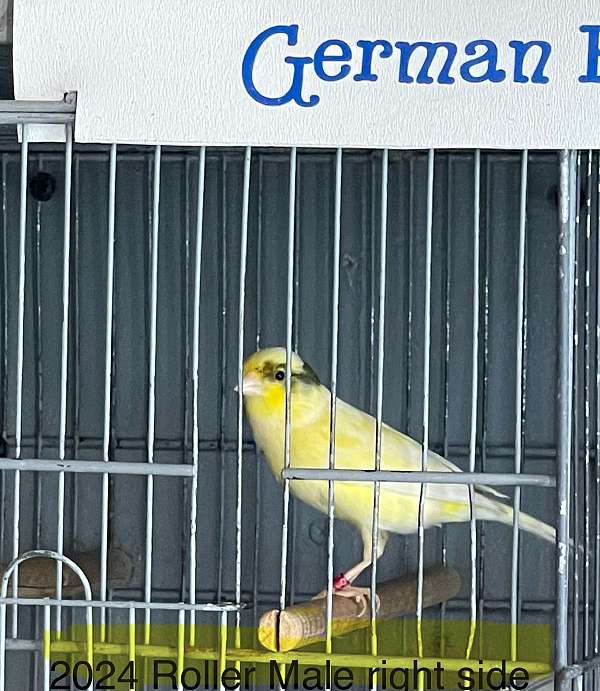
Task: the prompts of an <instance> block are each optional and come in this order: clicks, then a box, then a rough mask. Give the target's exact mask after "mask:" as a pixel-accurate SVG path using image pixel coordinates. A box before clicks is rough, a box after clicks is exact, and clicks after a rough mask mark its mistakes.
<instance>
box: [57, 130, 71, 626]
mask: <svg viewBox="0 0 600 691" xmlns="http://www.w3.org/2000/svg"><path fill="white" fill-rule="evenodd" d="M65 130H66V143H65V187H64V225H63V267H62V271H63V283H62V329H61V343H60V352H61V363H60V422H59V433H58V458H59V460H60V461H63V460H64V459H65V436H66V428H67V378H68V374H69V266H70V261H71V167H72V159H73V130H72V126H71V125H66V126H65ZM57 513H58V521H57V529H56V533H57V547H56V551H57V552H58V553H59V554H63V551H64V521H65V474H64V472H60V473H59V475H58V506H57ZM62 576H63V563H62V561H60V560H59V561H57V562H56V597H57V599H59V600H60V599H61V597H62ZM61 628H62V626H61V607H60V605H59V606H57V608H56V632H57V636H58V638H59V639H60V636H61Z"/></svg>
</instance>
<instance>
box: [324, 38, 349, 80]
mask: <svg viewBox="0 0 600 691" xmlns="http://www.w3.org/2000/svg"><path fill="white" fill-rule="evenodd" d="M334 47H335V48H339V49H340V52H339V54H337V55H328V54H327V50H328V49H329V48H334ZM351 59H352V51H351V50H350V46H349V45H348V44H347V43H345V42H344V41H339V40H337V39H335V38H332V39H331V40H329V41H325V42H323V43H321V45H320V46H319V47H318V48H317V50H316V51H315V73H316V75H317V77H319V79H323V80H324V81H326V82H337V81H339V80H340V79H343V78H344V77H346V76H347V75H348V72H350V65H342V66H341V67H340V68H339V70H338V71H337V72H336V73H335V74H327V72H325V69H324V64H325V63H326V62H348V61H349V60H351Z"/></svg>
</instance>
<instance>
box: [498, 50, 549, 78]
mask: <svg viewBox="0 0 600 691" xmlns="http://www.w3.org/2000/svg"><path fill="white" fill-rule="evenodd" d="M508 45H509V46H510V47H511V48H514V50H515V73H514V77H513V81H515V82H519V83H521V84H526V83H527V82H528V81H529V78H528V77H526V76H525V75H524V74H523V62H524V61H525V56H526V55H527V51H528V50H529V49H530V48H533V47H534V46H537V47H538V48H539V49H540V59H539V61H538V64H537V65H536V66H535V70H534V71H533V74H532V75H531V83H532V84H547V83H548V82H549V81H550V80H549V79H548V77H546V75H545V74H544V70H545V69H546V63H547V62H548V58H549V57H550V51H551V50H552V48H551V46H550V44H549V43H547V42H546V41H528V42H527V43H523V41H510V42H509V44H508Z"/></svg>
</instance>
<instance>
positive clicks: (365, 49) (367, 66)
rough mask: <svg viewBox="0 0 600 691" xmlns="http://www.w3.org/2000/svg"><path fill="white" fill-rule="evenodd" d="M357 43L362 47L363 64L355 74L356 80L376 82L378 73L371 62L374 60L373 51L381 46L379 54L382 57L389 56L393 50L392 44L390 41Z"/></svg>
mask: <svg viewBox="0 0 600 691" xmlns="http://www.w3.org/2000/svg"><path fill="white" fill-rule="evenodd" d="M356 45H357V46H358V47H359V48H362V64H361V68H360V72H359V73H358V74H355V75H354V81H356V82H376V81H377V75H376V74H373V72H372V71H371V63H372V62H373V51H374V50H375V48H377V47H379V48H381V50H380V51H379V55H380V57H382V58H389V57H390V55H391V54H392V52H393V50H394V49H393V48H392V44H391V43H390V42H389V41H384V40H378V41H357V42H356Z"/></svg>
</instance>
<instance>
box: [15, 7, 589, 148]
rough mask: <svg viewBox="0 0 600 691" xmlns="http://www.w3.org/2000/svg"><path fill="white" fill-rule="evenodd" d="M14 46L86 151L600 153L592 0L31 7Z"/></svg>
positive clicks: (31, 83) (23, 76)
mask: <svg viewBox="0 0 600 691" xmlns="http://www.w3.org/2000/svg"><path fill="white" fill-rule="evenodd" d="M13 35H14V72H15V74H14V80H15V96H16V98H22V99H53V100H55V99H60V98H62V95H63V94H64V92H66V91H77V94H78V98H77V118H76V133H75V134H76V139H77V140H78V141H82V142H128V143H140V144H149V143H163V144H207V145H245V144H251V145H263V146H290V145H298V146H327V147H334V146H346V147H380V146H389V147H395V148H396V147H397V148H429V147H449V148H457V147H483V148H488V147H502V148H598V147H599V146H600V126H599V123H600V6H597V5H595V4H594V3H590V2H589V0H571V1H570V2H565V3H557V2H556V1H555V0H532V1H530V2H528V3H523V4H521V3H517V2H515V1H514V0H497V2H494V3H482V2H481V0H461V1H460V2H458V1H455V2H440V0H401V1H400V0H377V2H374V1H373V0H362V2H356V1H354V2H350V1H349V0H323V2H315V1H314V0H246V1H242V0H236V1H234V0H221V2H216V3H213V2H201V1H198V0H172V1H171V2H165V0H127V2H123V1H122V0H103V2H97V0H78V1H77V2H73V1H72V0H44V2H32V1H31V0H15V10H14V31H13Z"/></svg>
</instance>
